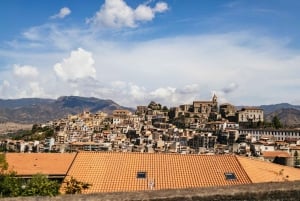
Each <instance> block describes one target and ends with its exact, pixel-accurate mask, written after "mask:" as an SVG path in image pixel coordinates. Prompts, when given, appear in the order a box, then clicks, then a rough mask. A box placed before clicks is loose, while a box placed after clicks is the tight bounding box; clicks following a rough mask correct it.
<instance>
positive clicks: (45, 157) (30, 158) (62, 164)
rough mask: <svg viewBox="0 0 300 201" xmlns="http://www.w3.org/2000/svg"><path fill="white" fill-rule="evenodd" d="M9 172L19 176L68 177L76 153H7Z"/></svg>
mask: <svg viewBox="0 0 300 201" xmlns="http://www.w3.org/2000/svg"><path fill="white" fill-rule="evenodd" d="M5 155H6V161H7V163H8V167H9V170H13V171H16V172H17V174H18V175H22V176H24V175H34V174H37V173H41V174H46V175H66V173H67V171H68V169H69V167H70V166H71V163H72V161H73V159H74V157H75V155H76V154H74V153H72V154H71V153H6V154H5Z"/></svg>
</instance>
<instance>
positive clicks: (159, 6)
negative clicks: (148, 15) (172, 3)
mask: <svg viewBox="0 0 300 201" xmlns="http://www.w3.org/2000/svg"><path fill="white" fill-rule="evenodd" d="M166 10H168V4H167V3H165V2H158V3H157V4H156V5H155V8H154V9H153V11H154V12H158V13H163V12H165V11H166Z"/></svg>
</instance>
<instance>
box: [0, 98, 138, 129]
mask: <svg viewBox="0 0 300 201" xmlns="http://www.w3.org/2000/svg"><path fill="white" fill-rule="evenodd" d="M115 109H128V110H131V111H133V109H131V108H126V107H123V106H120V105H118V104H117V103H115V102H114V101H112V100H103V99H98V98H93V97H92V98H86V97H78V96H63V97H60V98H58V99H56V100H55V99H39V98H27V99H14V100H0V122H18V123H41V122H46V121H49V120H54V119H59V118H63V117H65V116H67V115H68V114H78V113H80V112H82V111H83V110H87V111H90V112H92V113H95V112H98V111H103V112H107V113H111V112H112V111H113V110H115Z"/></svg>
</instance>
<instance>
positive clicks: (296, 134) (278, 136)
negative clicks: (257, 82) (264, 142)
mask: <svg viewBox="0 0 300 201" xmlns="http://www.w3.org/2000/svg"><path fill="white" fill-rule="evenodd" d="M239 134H250V135H251V136H252V137H254V138H255V139H256V140H260V138H261V137H262V136H266V135H268V136H272V137H274V139H275V140H277V141H279V140H281V141H286V140H287V141H292V140H294V141H297V140H299V139H300V130H298V129H239Z"/></svg>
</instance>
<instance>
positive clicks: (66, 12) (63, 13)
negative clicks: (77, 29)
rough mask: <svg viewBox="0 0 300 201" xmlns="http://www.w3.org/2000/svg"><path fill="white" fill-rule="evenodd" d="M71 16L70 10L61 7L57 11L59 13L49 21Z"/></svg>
mask: <svg viewBox="0 0 300 201" xmlns="http://www.w3.org/2000/svg"><path fill="white" fill-rule="evenodd" d="M70 14H71V10H70V9H69V8H68V7H63V8H61V9H60V10H59V13H57V14H55V15H53V16H51V17H50V18H51V19H56V18H60V19H62V18H65V17H66V16H68V15H70Z"/></svg>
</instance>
